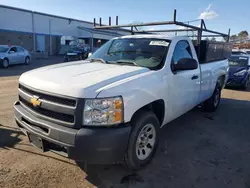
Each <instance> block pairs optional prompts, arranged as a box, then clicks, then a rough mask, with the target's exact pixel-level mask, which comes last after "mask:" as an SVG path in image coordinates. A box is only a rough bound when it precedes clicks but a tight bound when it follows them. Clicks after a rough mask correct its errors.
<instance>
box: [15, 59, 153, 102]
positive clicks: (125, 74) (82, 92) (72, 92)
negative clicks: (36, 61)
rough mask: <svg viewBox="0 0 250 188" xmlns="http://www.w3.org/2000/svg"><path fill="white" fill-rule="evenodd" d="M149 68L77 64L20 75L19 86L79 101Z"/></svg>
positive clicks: (61, 65) (46, 68) (45, 68)
mask: <svg viewBox="0 0 250 188" xmlns="http://www.w3.org/2000/svg"><path fill="white" fill-rule="evenodd" d="M148 71H149V69H147V68H143V67H136V66H123V65H114V64H104V63H98V62H94V63H89V62H86V61H77V62H71V63H62V64H58V65H52V66H47V67H43V68H39V69H35V70H32V71H29V72H26V73H24V74H22V76H21V77H20V79H19V81H20V83H22V84H24V85H27V86H30V87H32V88H35V89H38V90H42V91H48V92H50V93H55V94H61V95H65V96H72V97H78V98H88V97H89V98H93V97H96V95H97V94H98V93H99V92H100V91H99V92H98V91H97V90H98V89H100V88H102V87H105V86H107V85H109V84H111V83H114V82H117V81H120V80H123V79H126V78H129V77H131V76H135V75H138V74H143V73H146V72H148Z"/></svg>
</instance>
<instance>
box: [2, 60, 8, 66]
mask: <svg viewBox="0 0 250 188" xmlns="http://www.w3.org/2000/svg"><path fill="white" fill-rule="evenodd" d="M8 64H9V63H8V61H7V60H6V59H5V60H4V61H3V67H8Z"/></svg>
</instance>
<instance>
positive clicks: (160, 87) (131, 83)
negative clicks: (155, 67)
mask: <svg viewBox="0 0 250 188" xmlns="http://www.w3.org/2000/svg"><path fill="white" fill-rule="evenodd" d="M162 79H163V78H162V77H161V76H159V75H156V74H155V73H153V74H152V73H145V74H143V75H140V76H139V77H137V78H130V79H128V80H125V81H122V83H117V84H115V85H113V86H111V87H106V88H105V89H103V90H102V91H101V92H100V93H99V94H98V96H97V98H103V97H112V96H122V97H123V101H124V121H125V122H129V121H130V120H131V118H132V116H133V115H134V113H135V112H136V111H137V110H139V109H140V108H142V107H143V106H145V105H147V104H149V103H151V102H153V101H156V100H160V99H163V100H164V98H166V95H167V92H166V90H167V89H166V85H165V84H164V82H163V80H162ZM164 96H165V97H164ZM164 103H165V105H166V101H165V100H164Z"/></svg>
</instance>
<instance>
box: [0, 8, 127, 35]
mask: <svg viewBox="0 0 250 188" xmlns="http://www.w3.org/2000/svg"><path fill="white" fill-rule="evenodd" d="M32 13H33V15H34V30H35V33H37V34H45V35H49V34H51V35H58V36H75V37H79V38H81V37H82V38H92V33H90V32H87V31H85V30H82V29H78V28H77V27H78V26H81V27H86V28H93V24H92V23H87V22H81V21H77V20H72V21H71V22H70V21H69V19H67V18H60V17H54V16H50V15H45V14H40V13H37V12H32V11H24V10H15V9H11V8H8V7H2V6H0V29H4V30H11V31H22V32H30V33H32V32H33V31H32ZM93 17H94V15H93ZM50 26H51V27H50ZM119 33H121V34H123V35H124V34H128V33H126V32H119ZM113 37H115V36H114V35H111V34H110V35H109V34H108V33H107V34H94V38H100V39H111V38H113Z"/></svg>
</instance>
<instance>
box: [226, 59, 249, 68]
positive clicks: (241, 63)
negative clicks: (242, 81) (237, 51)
mask: <svg viewBox="0 0 250 188" xmlns="http://www.w3.org/2000/svg"><path fill="white" fill-rule="evenodd" d="M228 62H229V66H234V67H246V66H247V65H248V57H231V58H230V59H229V60H228Z"/></svg>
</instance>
